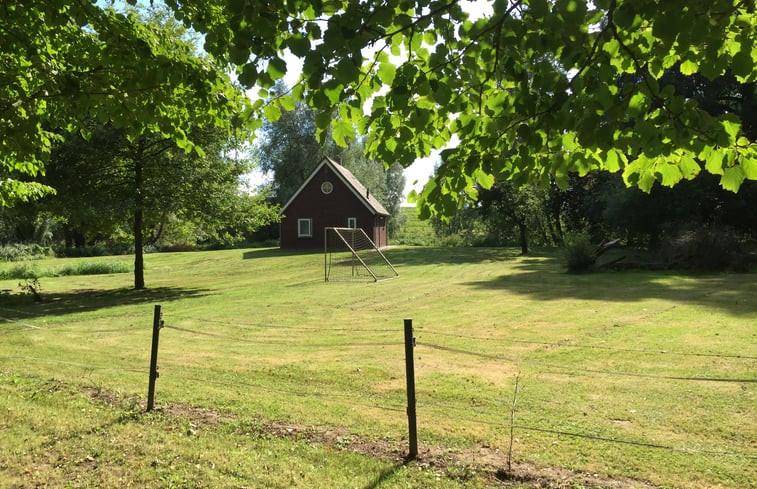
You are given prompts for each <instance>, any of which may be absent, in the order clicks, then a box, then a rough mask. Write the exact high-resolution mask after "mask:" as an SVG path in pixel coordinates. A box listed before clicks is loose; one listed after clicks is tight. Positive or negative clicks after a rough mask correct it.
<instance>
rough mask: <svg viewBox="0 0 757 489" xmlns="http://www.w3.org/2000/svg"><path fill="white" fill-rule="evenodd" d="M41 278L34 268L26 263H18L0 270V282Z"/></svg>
mask: <svg viewBox="0 0 757 489" xmlns="http://www.w3.org/2000/svg"><path fill="white" fill-rule="evenodd" d="M40 276H41V273H40V271H39V270H38V269H37V267H36V266H34V265H32V264H31V263H28V262H23V263H19V264H17V265H14V266H12V267H10V268H6V269H0V280H9V279H22V280H26V279H36V278H38V277H40Z"/></svg>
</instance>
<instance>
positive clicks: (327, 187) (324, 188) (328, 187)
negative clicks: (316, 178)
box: [321, 181, 334, 195]
mask: <svg viewBox="0 0 757 489" xmlns="http://www.w3.org/2000/svg"><path fill="white" fill-rule="evenodd" d="M332 190H334V185H333V184H332V183H331V182H329V181H326V182H323V183H322V184H321V192H323V193H324V194H326V195H328V194H330V193H331V191H332Z"/></svg>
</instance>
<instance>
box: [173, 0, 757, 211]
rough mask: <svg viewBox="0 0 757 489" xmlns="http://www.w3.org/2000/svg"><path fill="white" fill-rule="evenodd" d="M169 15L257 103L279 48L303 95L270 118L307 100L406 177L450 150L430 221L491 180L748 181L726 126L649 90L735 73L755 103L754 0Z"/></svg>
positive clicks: (433, 186)
mask: <svg viewBox="0 0 757 489" xmlns="http://www.w3.org/2000/svg"><path fill="white" fill-rule="evenodd" d="M171 5H172V6H173V7H174V8H175V9H176V11H177V12H178V14H177V15H180V16H181V18H182V19H184V21H185V22H186V23H187V25H192V26H194V27H195V28H197V29H199V30H200V31H202V32H205V33H207V38H206V49H207V50H208V51H209V52H211V53H212V54H214V55H217V56H220V57H222V58H223V59H224V60H226V61H229V62H231V63H234V64H237V65H239V66H240V77H239V79H240V81H241V83H243V84H244V85H246V86H248V87H252V86H255V85H257V86H258V87H261V88H262V89H263V90H264V94H265V93H267V90H268V89H269V88H270V87H272V86H273V83H274V82H275V80H276V79H278V78H280V77H281V76H283V74H284V72H285V71H286V69H287V66H286V63H285V62H284V57H285V55H286V54H292V55H294V56H296V57H299V58H301V59H302V62H303V67H302V76H301V79H300V84H298V86H296V87H295V88H294V89H293V90H292V92H291V93H290V94H287V95H286V96H285V97H283V98H281V99H280V100H275V101H273V102H272V103H269V105H268V106H267V107H266V110H267V115H268V116H272V117H273V118H275V116H276V115H277V114H279V113H280V112H281V109H282V108H285V107H286V105H288V104H289V105H291V104H292V103H293V102H292V100H291V99H292V98H294V99H296V98H300V97H302V98H304V99H306V100H307V102H308V103H309V104H310V105H311V106H312V107H313V108H315V109H316V110H317V111H318V114H317V116H316V124H317V126H318V128H319V131H320V133H321V134H324V133H325V132H326V131H327V130H328V128H329V127H330V128H331V130H332V131H333V133H334V139H335V140H336V141H337V143H344V139H343V138H345V137H347V136H346V134H347V133H348V132H349V130H348V126H350V125H355V126H357V127H358V128H359V129H360V130H361V132H363V133H367V134H369V139H368V143H367V147H368V150H369V152H370V154H371V155H375V156H376V157H377V158H378V159H381V160H383V161H397V162H399V163H401V164H402V165H405V166H407V165H409V164H411V163H412V162H413V161H415V159H417V158H418V157H424V156H428V155H429V154H431V152H432V151H434V150H439V149H442V148H446V149H445V150H444V151H442V160H443V164H442V165H441V166H440V167H439V169H438V172H437V175H436V177H435V179H434V181H433V182H431V183H430V184H429V185H428V186H427V187H426V188H425V190H424V191H423V192H422V193H421V195H419V196H417V198H418V200H419V203H420V205H421V207H422V212H423V214H424V215H426V216H427V215H430V214H432V213H438V214H445V215H451V214H453V213H454V211H455V209H456V208H458V207H459V206H460V205H461V203H462V202H463V201H464V200H465V199H468V198H475V197H476V196H477V190H476V188H477V186H481V187H483V188H489V187H491V185H492V184H493V183H494V182H495V181H500V180H512V181H514V182H515V183H516V184H522V183H526V182H531V183H537V184H538V183H546V182H549V181H556V182H557V183H558V184H559V185H561V186H563V187H564V186H566V185H567V184H568V181H569V175H570V174H572V173H576V174H579V175H585V174H586V173H588V172H589V171H592V170H597V169H600V170H608V171H613V172H618V171H621V172H622V173H623V176H624V179H625V182H626V184H627V185H633V186H637V187H639V188H641V189H643V190H645V191H649V189H651V187H652V185H653V184H654V183H655V182H660V183H662V184H663V185H667V186H670V185H674V184H676V183H677V182H679V181H680V180H682V179H691V178H694V177H696V176H697V175H698V174H699V173H700V172H701V171H702V169H705V170H706V171H708V172H710V173H713V174H717V175H719V176H720V180H721V185H722V186H723V187H724V188H726V189H729V190H733V191H736V190H737V189H738V188H739V186H740V184H741V182H742V181H743V180H744V179H756V178H757V171H755V168H757V147H756V146H755V144H754V140H753V139H751V138H749V137H747V136H746V135H745V134H744V131H743V130H742V121H741V119H740V118H739V117H738V116H736V115H735V114H733V113H721V114H718V115H712V114H710V113H709V112H707V111H706V110H704V109H703V108H702V107H701V106H700V105H699V104H698V103H696V101H695V100H694V99H692V98H689V97H686V96H683V95H682V94H680V93H677V92H676V91H675V90H674V89H672V87H670V86H663V84H662V83H661V78H662V76H663V75H664V73H665V72H666V70H671V69H676V70H678V71H679V72H680V73H681V74H683V75H691V74H694V73H701V74H702V75H703V76H705V77H707V78H708V79H710V80H713V79H716V78H717V77H720V76H722V75H724V74H726V73H727V72H728V71H729V70H730V73H731V74H732V75H733V76H735V78H736V80H737V81H738V82H739V83H743V84H752V85H750V86H752V92H751V93H750V94H749V96H753V95H754V86H753V83H754V82H755V80H757V68H756V66H757V49H755V47H754V45H755V43H754V40H755V36H756V34H755V33H757V29H756V27H757V16H756V15H755V12H754V5H753V2H743V1H735V0H715V1H712V0H693V1H690V0H686V1H684V0H671V1H668V2H657V1H653V0H598V1H595V2H586V1H581V0H500V1H494V2H492V3H491V7H492V12H491V13H490V14H489V15H486V16H483V17H481V18H478V19H472V18H470V17H469V15H468V14H467V13H466V12H465V11H464V9H463V8H462V5H461V2H458V1H454V0H450V1H438V0H435V1H430V0H419V1H408V0H389V1H382V2H376V1H370V0H366V1H360V2H353V1H334V2H305V1H297V0H293V1H287V2H283V1H274V2H241V1H238V2H233V1H232V2H225V1H224V2H222V1H220V0H217V1H210V2H206V1H203V2H199V1H191V0H190V1H188V2H182V3H181V5H179V4H178V3H177V2H173V3H171ZM260 26H263V27H260ZM258 27H260V28H258ZM624 77H632V78H633V79H634V80H635V82H634V83H619V81H620V80H621V79H623V78H624ZM260 105H261V106H262V105H264V102H262V101H261V102H260ZM364 109H365V110H364ZM335 110H336V111H337V113H338V116H339V117H338V118H334V117H332V113H333V112H334V111H335Z"/></svg>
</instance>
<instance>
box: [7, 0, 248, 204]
mask: <svg viewBox="0 0 757 489" xmlns="http://www.w3.org/2000/svg"><path fill="white" fill-rule="evenodd" d="M0 44H2V46H3V49H2V53H0V134H2V137H0V206H7V205H11V204H12V203H14V202H16V201H18V200H28V199H31V198H35V197H38V196H40V195H42V194H44V193H49V192H51V191H53V190H52V189H51V188H50V187H49V186H46V185H43V184H41V183H39V182H36V181H30V179H32V178H35V177H37V176H38V175H39V173H40V172H43V171H44V162H45V161H46V160H47V159H48V158H49V155H50V151H51V147H52V144H53V142H54V141H55V140H59V139H60V137H61V136H60V135H58V133H56V132H55V130H56V129H63V130H67V131H69V132H74V131H78V132H80V133H81V134H82V135H84V136H85V137H88V131H87V126H86V124H87V123H88V122H89V121H90V120H92V119H95V120H97V121H99V122H100V123H102V124H105V123H111V124H112V125H113V126H114V127H115V128H117V129H120V130H123V131H125V133H126V135H127V137H129V138H132V139H133V138H136V137H139V136H142V135H146V134H158V135H160V136H162V137H165V138H169V139H171V140H172V141H174V142H175V143H176V144H177V145H178V146H179V147H181V148H182V149H183V150H185V151H190V150H192V149H195V148H196V146H195V144H194V142H193V141H192V139H191V137H190V135H189V130H188V127H187V122H186V121H188V120H191V121H192V122H193V123H194V124H196V125H212V126H215V127H219V128H223V129H225V130H227V131H230V130H231V129H232V128H233V127H234V126H235V124H236V123H237V122H238V120H239V117H240V116H241V114H242V112H243V111H244V108H245V106H246V104H247V102H248V99H247V98H246V97H245V96H244V94H243V93H242V91H241V90H239V89H238V87H235V86H234V85H233V83H232V80H231V78H230V77H229V76H228V74H227V72H226V70H225V69H224V68H223V67H220V66H219V65H217V64H216V63H212V62H211V61H210V60H209V59H208V58H203V57H199V56H197V55H196V54H195V47H194V46H193V45H191V44H190V43H188V42H185V41H182V40H180V39H178V38H177V37H176V36H175V32H173V31H171V30H167V29H154V28H153V27H151V26H150V25H149V24H147V23H145V22H143V21H142V19H141V18H140V16H139V15H138V13H137V12H130V13H119V12H116V11H115V10H114V9H112V8H101V7H100V6H98V5H97V4H96V3H95V2H92V1H59V2H57V1H56V2H35V1H18V2H3V3H2V5H0ZM198 151H201V150H198Z"/></svg>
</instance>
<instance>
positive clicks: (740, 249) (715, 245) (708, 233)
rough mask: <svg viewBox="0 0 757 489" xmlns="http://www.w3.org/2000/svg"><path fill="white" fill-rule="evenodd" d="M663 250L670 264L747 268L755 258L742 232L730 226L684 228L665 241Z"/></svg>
mask: <svg viewBox="0 0 757 489" xmlns="http://www.w3.org/2000/svg"><path fill="white" fill-rule="evenodd" d="M660 253H661V255H662V257H663V259H664V260H665V263H667V264H668V265H669V266H670V267H671V268H676V269H691V270H697V271H709V272H712V271H723V270H730V271H737V272H746V271H748V270H749V268H750V266H751V265H752V264H753V263H754V261H755V258H754V257H753V256H752V255H751V254H750V253H749V249H748V247H747V246H745V243H744V241H743V238H742V237H741V235H740V234H739V233H737V232H735V231H734V229H732V228H727V227H709V226H708V227H696V228H691V229H682V230H680V231H678V232H677V233H675V234H674V235H673V236H671V237H669V238H668V239H666V240H665V242H664V243H663V245H662V247H661V250H660Z"/></svg>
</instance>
